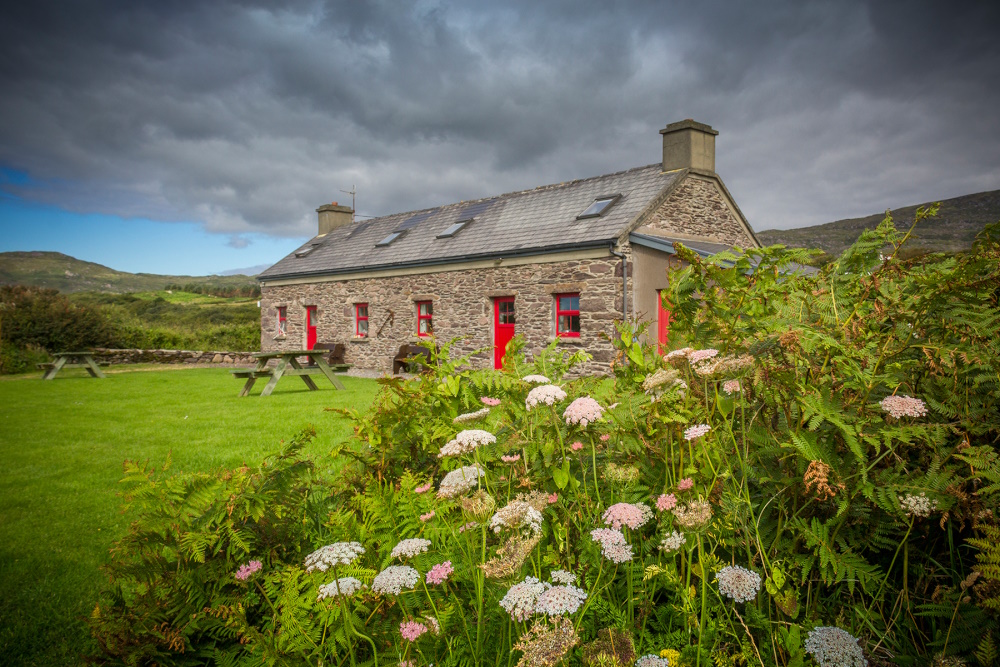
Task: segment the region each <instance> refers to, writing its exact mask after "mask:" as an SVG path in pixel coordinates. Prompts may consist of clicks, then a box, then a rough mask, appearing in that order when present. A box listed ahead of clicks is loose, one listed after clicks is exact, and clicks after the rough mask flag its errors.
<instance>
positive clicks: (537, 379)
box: [521, 375, 549, 384]
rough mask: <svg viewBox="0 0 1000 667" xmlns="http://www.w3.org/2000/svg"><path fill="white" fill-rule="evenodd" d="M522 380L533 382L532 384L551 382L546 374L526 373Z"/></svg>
mask: <svg viewBox="0 0 1000 667" xmlns="http://www.w3.org/2000/svg"><path fill="white" fill-rule="evenodd" d="M521 380H522V381H524V382H528V383H531V384H548V383H549V379H548V378H547V377H545V376H544V375H525V376H524V377H523V378H521Z"/></svg>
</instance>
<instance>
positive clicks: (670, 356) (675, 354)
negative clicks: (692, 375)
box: [663, 347, 694, 360]
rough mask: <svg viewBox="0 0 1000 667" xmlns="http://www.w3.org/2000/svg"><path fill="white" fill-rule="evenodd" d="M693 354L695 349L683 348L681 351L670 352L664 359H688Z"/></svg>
mask: <svg viewBox="0 0 1000 667" xmlns="http://www.w3.org/2000/svg"><path fill="white" fill-rule="evenodd" d="M692 352H694V349H692V348H690V347H682V348H681V349H679V350H671V351H670V352H667V354H666V355H665V356H664V357H663V358H664V359H667V360H670V359H676V358H678V357H684V358H687V355H689V354H690V353H692Z"/></svg>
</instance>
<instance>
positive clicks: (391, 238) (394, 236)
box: [375, 232, 403, 248]
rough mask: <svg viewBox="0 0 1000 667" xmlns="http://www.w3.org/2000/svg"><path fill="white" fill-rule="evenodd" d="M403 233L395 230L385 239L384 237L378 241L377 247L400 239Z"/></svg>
mask: <svg viewBox="0 0 1000 667" xmlns="http://www.w3.org/2000/svg"><path fill="white" fill-rule="evenodd" d="M402 235H403V232H393V233H392V234H389V235H388V236H386V237H385V238H384V239H382V240H381V241H379V242H378V243H376V244H375V247H376V248H381V247H384V246H387V245H389V244H390V243H392V242H393V241H395V240H396V239H398V238H399V237H400V236H402Z"/></svg>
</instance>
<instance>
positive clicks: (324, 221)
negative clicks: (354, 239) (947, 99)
mask: <svg viewBox="0 0 1000 667" xmlns="http://www.w3.org/2000/svg"><path fill="white" fill-rule="evenodd" d="M316 213H317V214H318V215H319V236H323V235H324V234H329V233H330V232H332V231H333V230H334V229H337V228H338V227H344V226H346V225H349V224H351V222H353V220H354V210H353V209H352V208H351V207H350V206H340V205H339V204H337V202H333V203H332V204H324V205H323V206H320V207H319V208H318V209H316Z"/></svg>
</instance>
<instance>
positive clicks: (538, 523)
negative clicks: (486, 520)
mask: <svg viewBox="0 0 1000 667" xmlns="http://www.w3.org/2000/svg"><path fill="white" fill-rule="evenodd" d="M542 519H543V517H542V513H541V512H540V511H538V510H537V509H535V508H534V507H532V506H531V505H529V504H528V503H526V502H524V501H523V500H512V501H510V502H509V503H507V504H506V505H505V506H504V507H502V508H501V509H500V510H498V511H497V513H496V514H494V515H493V517H492V518H491V519H490V529H491V530H492V531H493V532H494V533H499V532H500V531H501V530H502V529H504V528H527V529H528V530H530V531H531V532H532V533H534V534H535V535H538V534H539V533H541V532H542Z"/></svg>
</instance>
